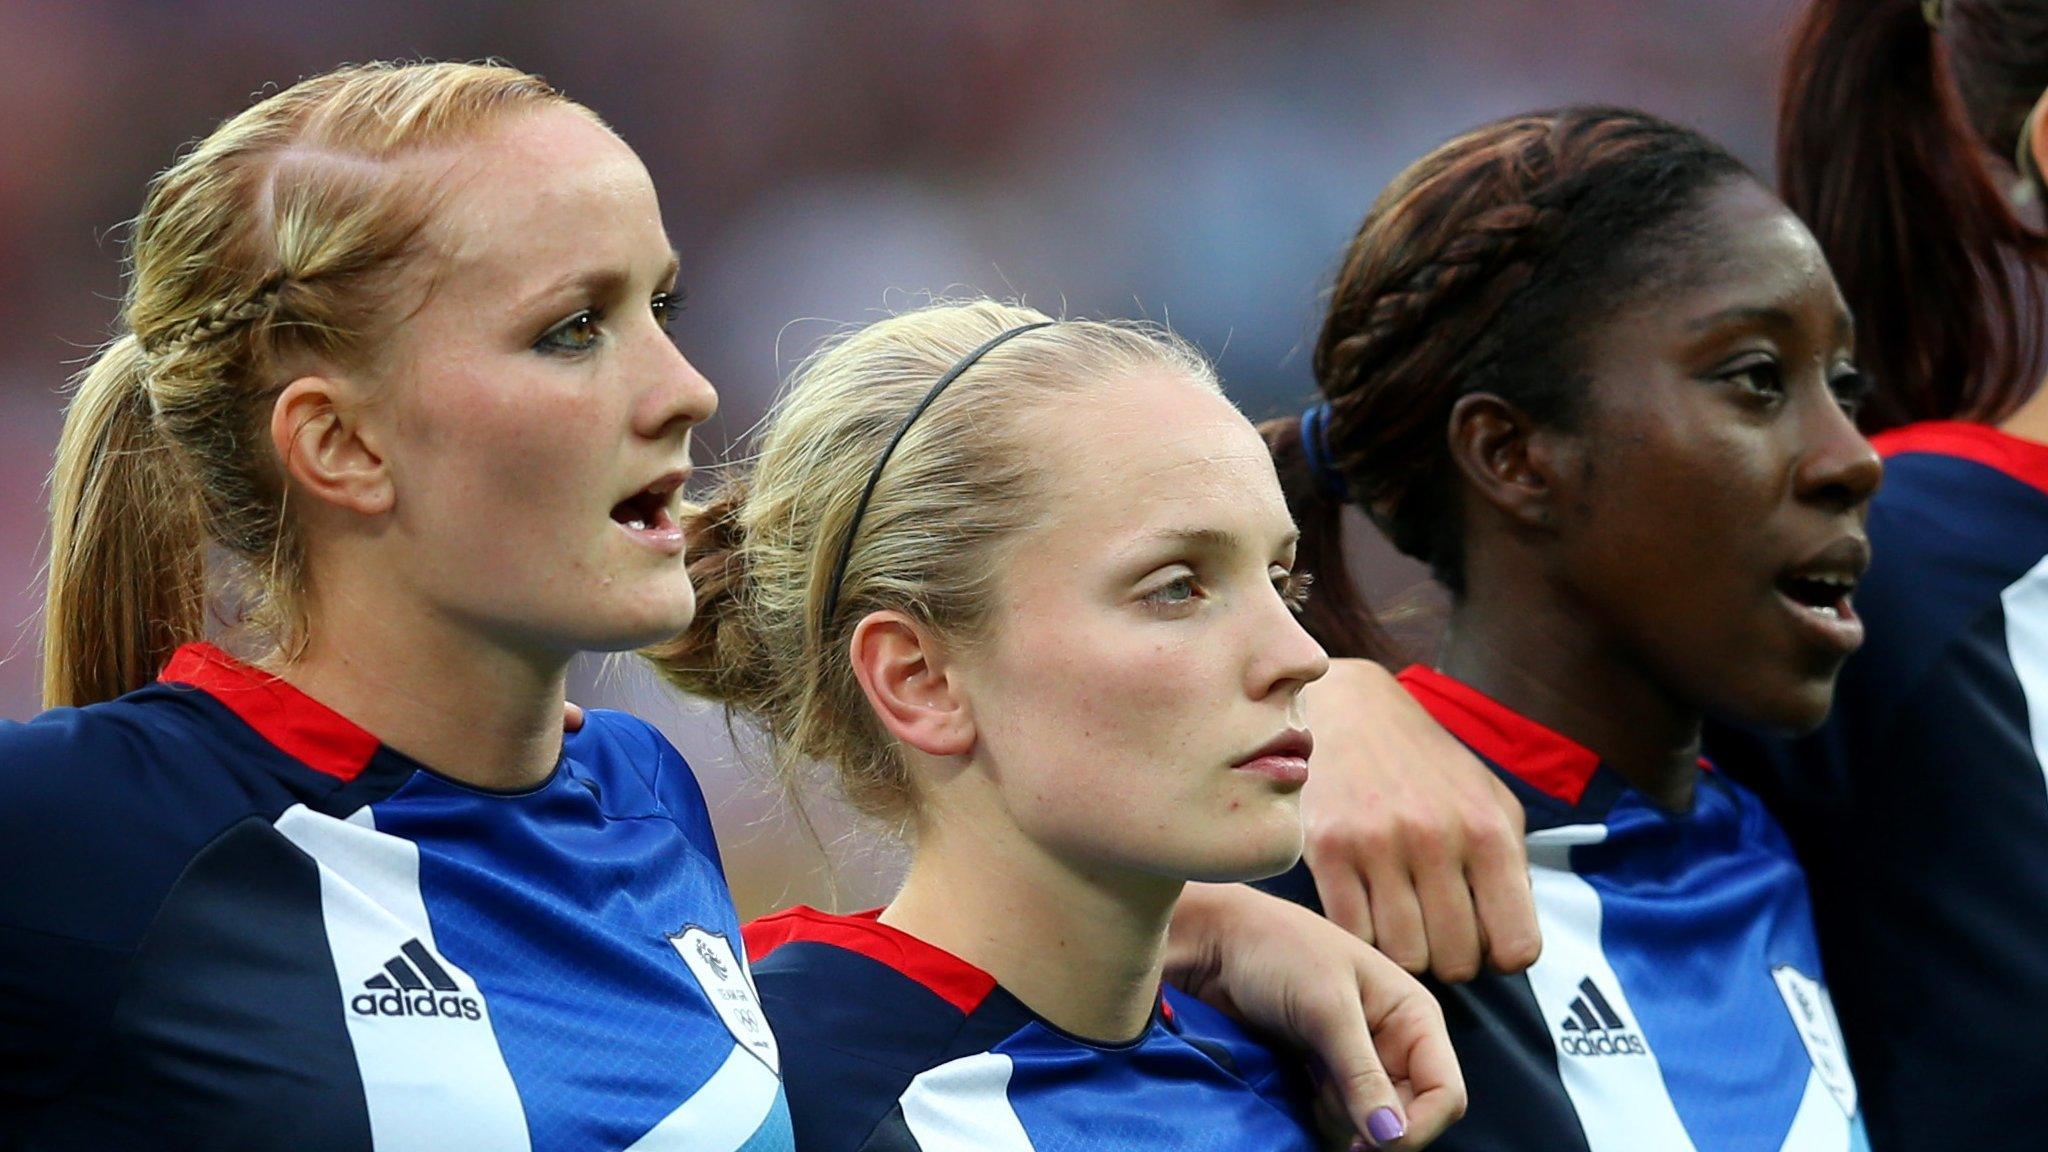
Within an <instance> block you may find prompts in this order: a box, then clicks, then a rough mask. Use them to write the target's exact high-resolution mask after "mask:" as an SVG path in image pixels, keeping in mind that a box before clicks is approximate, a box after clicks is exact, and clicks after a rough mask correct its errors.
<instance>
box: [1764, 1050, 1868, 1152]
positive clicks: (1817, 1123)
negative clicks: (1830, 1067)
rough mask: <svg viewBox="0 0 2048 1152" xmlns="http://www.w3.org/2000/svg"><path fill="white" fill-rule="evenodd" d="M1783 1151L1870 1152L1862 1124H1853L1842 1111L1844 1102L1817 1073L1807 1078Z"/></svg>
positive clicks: (1856, 1121)
mask: <svg viewBox="0 0 2048 1152" xmlns="http://www.w3.org/2000/svg"><path fill="white" fill-rule="evenodd" d="M1782 1147H1783V1152H1841V1150H1842V1149H1847V1150H1848V1152H1870V1142H1869V1141H1868V1140H1866V1139H1865V1138H1864V1136H1863V1121H1862V1120H1861V1119H1857V1120H1851V1119H1850V1118H1849V1114H1848V1113H1846V1112H1844V1111H1842V1102H1841V1101H1840V1100H1839V1099H1837V1098H1836V1097H1835V1094H1834V1092H1833V1090H1831V1089H1830V1088H1829V1087H1828V1085H1827V1081H1825V1080H1823V1079H1822V1078H1821V1074H1820V1071H1819V1070H1818V1069H1816V1070H1814V1071H1813V1072H1810V1073H1808V1074H1807V1077H1806V1094H1805V1095H1803V1096H1801V1097H1800V1098H1799V1111H1798V1112H1796V1113H1794V1114H1793V1116H1792V1129H1791V1131H1789V1132H1787V1133H1785V1143H1784V1145H1783V1146H1782Z"/></svg>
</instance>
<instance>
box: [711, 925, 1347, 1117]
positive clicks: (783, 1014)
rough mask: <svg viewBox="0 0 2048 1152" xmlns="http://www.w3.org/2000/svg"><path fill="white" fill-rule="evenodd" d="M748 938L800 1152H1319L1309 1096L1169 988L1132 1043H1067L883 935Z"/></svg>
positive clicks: (895, 935)
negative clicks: (1309, 1124)
mask: <svg viewBox="0 0 2048 1152" xmlns="http://www.w3.org/2000/svg"><path fill="white" fill-rule="evenodd" d="M876 915H877V914H876V913H874V912H869V913H864V914H860V915H855V916H834V915H829V914H826V913H823V912H819V911H816V910H814V909H810V908H794V909H791V910H789V911H787V912H782V913H778V914H776V915H774V916H769V917H766V918H764V919H761V920H757V921H755V922H753V923H752V924H749V925H748V926H747V949H748V951H749V952H750V953H751V954H752V955H753V957H754V970H755V975H756V978H757V979H758V980H759V981H760V987H761V1001H762V1004H763V1005H764V1006H765V1007H766V1008H767V1010H768V1018H769V1020H770V1021H771V1022H772V1023H773V1024H774V1025H775V1031H776V1035H777V1036H778V1037H780V1038H781V1041H782V1056H783V1063H784V1068H783V1074H784V1076H785V1077H786V1078H787V1082H788V1087H789V1108H790V1114H791V1116H792V1117H793V1119H794V1121H795V1127H796V1144H797V1147H798V1148H799V1149H801V1150H802V1152H856V1150H858V1152H1067V1150H1078V1149H1089V1150H1090V1152H1140V1150H1142V1152H1245V1150H1246V1149H1258V1150H1259V1152H1310V1150H1311V1149H1313V1148H1315V1147H1316V1142H1315V1140H1314V1139H1313V1138H1312V1136H1311V1135H1310V1132H1309V1129H1308V1128H1307V1126H1306V1124H1307V1120H1306V1113H1305V1111H1304V1109H1303V1104H1304V1100H1303V1097H1302V1095H1301V1092H1300V1088H1301V1085H1300V1083H1299V1082H1298V1080H1297V1078H1296V1077H1295V1076H1294V1075H1293V1074H1292V1073H1291V1071H1289V1070H1286V1069H1283V1068H1282V1066H1281V1065H1279V1064H1278V1063H1277V1062H1276V1061H1275V1060H1274V1058H1273V1057H1272V1056H1271V1055H1270V1054H1269V1053H1267V1052H1266V1051H1265V1049H1263V1048H1261V1047H1260V1046H1259V1045H1258V1044H1257V1043H1255V1042H1254V1041H1252V1040H1251V1038H1250V1037H1248V1036H1246V1035H1245V1034H1244V1033H1243V1032H1242V1031H1241V1030H1240V1029H1239V1028H1238V1027H1237V1026H1236V1025H1235V1024H1233V1023H1232V1022H1231V1021H1230V1020H1229V1019H1228V1018H1226V1017H1224V1016H1223V1015H1222V1014H1221V1013H1219V1012H1217V1011H1215V1010H1214V1009H1212V1008H1210V1007H1208V1006H1207V1005H1205V1004H1203V1003H1201V1002H1200V1001H1198V1000H1194V999H1192V998H1189V997H1184V996H1182V995H1181V994H1180V993H1179V992H1177V991H1174V990H1172V989H1168V990H1166V991H1165V992H1164V993H1163V994H1162V996H1161V999H1160V1003H1159V1007H1158V1008H1157V1010H1155V1012H1154V1013H1153V1018H1152V1021H1151V1023H1150V1024H1149V1025H1148V1026H1147V1027H1146V1028H1145V1030H1144V1031H1143V1032H1142V1033H1141V1034H1140V1035H1138V1036H1137V1037H1136V1038H1134V1039H1132V1040H1131V1041H1129V1042H1128V1043H1123V1044H1104V1043H1097V1042H1094V1041H1090V1040H1085V1039H1082V1038H1080V1037H1077V1036H1074V1035H1071V1034H1069V1033H1067V1032H1063V1031H1061V1030H1060V1029H1058V1028H1057V1027H1054V1026H1053V1025H1052V1024H1050V1023H1047V1022H1046V1021H1045V1020H1043V1019H1041V1018H1040V1017H1039V1016H1038V1015H1036V1014H1035V1013H1033V1012H1032V1011H1031V1010H1030V1009H1029V1008H1027V1007H1025V1006H1024V1004H1023V1003H1022V1002H1020V1001H1019V1000H1018V999H1017V998H1016V997H1014V996H1012V995H1011V994H1010V993H1009V992H1007V991H1005V990H1004V989H1003V988H1002V987H1001V986H1000V985H998V984H997V983H996V981H995V978H994V977H992V976H990V975H989V974H988V973H986V972H983V971H981V970H980V969H978V968H975V967H974V966H973V965H970V964H968V963H967V962H966V961H963V960H961V959H959V958H958V957H956V956H953V955H952V954H950V953H947V952H944V951H942V950H940V949H938V948H935V947H933V946H932V945H930V944H927V943H925V942H924V941H922V940H919V939H917V938H916V937H913V936H910V935H908V934H906V933H903V932H900V931H898V930H896V929H894V928H891V927H890V926H888V925H886V924H883V923H881V922H880V921H879V920H878V919H877V918H876Z"/></svg>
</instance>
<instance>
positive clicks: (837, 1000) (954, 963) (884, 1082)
mask: <svg viewBox="0 0 2048 1152" xmlns="http://www.w3.org/2000/svg"><path fill="white" fill-rule="evenodd" d="M745 935H746V941H747V952H748V954H749V956H751V957H752V958H753V959H752V964H753V973H754V980H755V983H756V985H757V986H758V987H759V989H760V993H761V1005H762V1008H763V1009H764V1010H765V1011H766V1012H767V1014H768V1020H769V1023H770V1024H771V1025H772V1026H773V1028H774V1030H775V1038H776V1044H777V1046H778V1047H779V1048H780V1050H781V1052H782V1074H783V1082H784V1087H785V1090H786V1091H787V1093H788V1095H789V1108H790V1116H791V1119H792V1122H793V1124H794V1126H795V1130H796V1136H797V1143H798V1145H799V1146H800V1147H803V1148H807V1149H819V1150H825V1149H846V1150H849V1152H850V1150H853V1149H859V1148H864V1147H869V1146H870V1144H869V1138H870V1135H871V1134H875V1143H877V1144H882V1145H889V1144H891V1142H890V1141H889V1140H887V1139H885V1138H883V1137H884V1136H885V1135H886V1134H885V1133H879V1132H878V1129H881V1128H883V1127H884V1126H885V1125H887V1124H888V1122H889V1121H890V1119H891V1116H892V1114H894V1113H895V1111H896V1109H897V1106H898V1101H899V1100H901V1098H902V1097H903V1094H904V1093H905V1092H906V1091H907V1090H909V1088H910V1085H911V1082H912V1081H913V1080H915V1079H916V1078H917V1076H918V1075H919V1074H920V1073H922V1072H925V1071H927V1070H929V1069H932V1068H934V1067H937V1066H939V1065H940V1064H943V1063H946V1062H947V1061H949V1060H954V1059H957V1058H959V1057H961V1056H964V1055H970V1054H972V1053H973V1052H976V1051H985V1050H986V1049H987V1048H989V1047H991V1046H992V1045H993V1044H994V1043H995V1042H996V1041H997V1040H1000V1039H1001V1038H1002V1037H1003V1036H1006V1035H1008V1034H1009V1033H1010V1032H1011V1031H1014V1030H1015V1027H1016V1025H1017V1023H1018V1022H1016V1021H1010V1020H1008V1019H1007V1018H1005V1019H1003V1020H995V1019H994V1016H996V1015H1002V1013H1001V1012H1000V1011H998V1012H996V1013H993V1014H992V1013H990V1012H987V1011H983V1009H984V1006H985V1005H986V1006H989V1007H993V1008H997V1009H1000V1008H1001V1007H1002V1006H1003V1005H1004V1004H1006V1003H1007V1002H1008V1001H1007V999H1006V998H1003V999H1002V1001H1001V1002H996V1000H997V998H996V997H994V996H993V994H994V993H995V991H996V987H995V981H994V979H993V978H991V977H988V976H987V975H986V974H985V973H981V972H980V971H979V970H978V969H974V968H972V967H971V966H969V965H967V964H965V962H963V961H960V960H957V959H954V958H952V957H950V956H947V955H946V954H944V953H942V952H940V951H939V950H938V949H935V948H932V947H930V946H929V945H925V944H923V943H922V942H921V941H918V940H916V939H915V938H913V937H910V936H907V935H905V934H903V933H901V932H897V931H895V930H893V929H891V928H889V927H887V926H886V925H883V924H881V923H879V922H878V921H877V920H876V919H875V917H874V916H873V915H872V914H864V915H859V916H836V915H832V914H829V913H824V912H819V911H817V910H816V909H812V908H793V909H790V910H789V911H787V912H781V913H777V914H776V915H773V916H767V917H763V918H762V919H759V920H756V921H754V922H753V923H751V924H749V925H747V927H746V930H745ZM984 1034H986V1035H984Z"/></svg>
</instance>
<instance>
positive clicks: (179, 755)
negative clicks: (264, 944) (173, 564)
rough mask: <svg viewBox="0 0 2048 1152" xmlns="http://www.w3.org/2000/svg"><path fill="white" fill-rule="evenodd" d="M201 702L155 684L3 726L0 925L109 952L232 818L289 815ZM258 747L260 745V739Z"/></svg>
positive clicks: (218, 717) (224, 719) (242, 745)
mask: <svg viewBox="0 0 2048 1152" xmlns="http://www.w3.org/2000/svg"><path fill="white" fill-rule="evenodd" d="M237 727H238V724H237V722H235V721H234V720H233V719H232V717H229V716H227V715H226V714H225V713H224V712H223V711H222V710H219V709H218V708H217V706H214V705H212V704H211V702H210V701H209V700H208V699H207V698H205V697H204V696H203V695H201V694H199V693H197V692H194V691H191V690H187V689H179V688H172V687H167V686H162V685H157V686H152V687H149V688H145V689H143V690H141V691H139V692H134V693H131V694H129V695H127V696H124V697H122V698H121V699H119V700H114V701H110V702H107V703H104V704H95V705H92V706H90V707H86V708H63V709H55V710H52V711H50V712H46V713H44V714H42V715H41V716H38V717H36V718H35V719H33V720H30V721H28V722H27V723H5V722H0V874H4V875H6V876H8V877H9V878H10V882H9V883H7V884H5V885H0V925H5V926H9V927H14V928H24V929H31V930H35V931H41V932H48V933H55V934H58V935H64V936H72V937H77V938H81V939H97V940H100V941H102V942H107V943H118V942H123V941H127V940H130V939H132V937H133V936H135V935H137V934H139V932H140V931H141V929H142V927H143V926H144V924H143V923H142V922H138V919H137V916H136V913H138V912H140V911H142V910H141V909H138V908H136V907H134V906H133V904H132V902H131V900H130V899H124V897H131V896H140V895H142V894H143V892H145V891H146V890H149V889H152V888H155V889H167V888H168V887H169V885H170V884H171V883H172V882H173V881H174V880H175V878H176V875H177V871H178V869H180V868H182V867H183V865H184V862H185V860H186V859H188V858H189V856H190V855H191V854H192V853H193V852H196V851H197V850H198V849H199V848H200V847H202V846H204V844H205V843H206V842H207V841H208V840H210V839H211V838H212V837H213V836H215V835H217V834H219V832H220V831H221V830H223V829H225V828H226V827H228V826H229V825H231V824H233V823H235V822H236V821H238V820H240V819H243V818H245V817H247V816H250V815H253V814H256V813H258V812H263V811H265V810H266V809H267V808H274V809H276V810H280V811H281V810H282V809H283V808H284V807H286V806H288V804H289V802H290V801H289V798H288V796H287V794H286V790H285V789H284V788H283V787H281V786H278V785H276V784H275V783H273V782H272V781H269V780H266V778H265V777H266V775H267V774H266V773H265V772H264V771H262V770H261V768H260V767H258V766H255V765H252V764H251V763H250V754H251V753H252V752H253V753H255V754H256V755H257V757H258V758H259V759H260V758H262V755H261V754H262V752H263V751H266V749H263V748H260V747H252V746H249V742H248V740H247V737H248V735H249V734H248V733H246V730H243V731H240V732H238V731H237V730H236V729H237ZM256 744H257V745H260V741H257V742H256Z"/></svg>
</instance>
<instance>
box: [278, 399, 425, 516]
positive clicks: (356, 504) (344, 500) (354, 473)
mask: <svg viewBox="0 0 2048 1152" xmlns="http://www.w3.org/2000/svg"><path fill="white" fill-rule="evenodd" d="M357 393H358V390H357V389H356V388H355V387H353V386H352V385H351V384H350V383H349V382H348V381H346V380H344V379H342V378H340V377H335V376H301V377H299V378H298V379H296V380H293V381H292V382H291V383H289V384H287V385H285V386H284V391H282V392H280V393H278V397H277V403H276V404H275V405H273V406H272V407H271V409H270V443H271V446H272V447H273V448H275V449H276V450H277V458H278V461H279V463H280V464H281V465H282V467H283V468H284V473H285V476H286V477H287V478H288V480H289V482H290V483H292V484H294V485H296V486H297V487H298V488H299V489H300V490H302V491H303V492H304V493H305V494H307V495H309V496H311V497H313V498H314V499H316V500H320V501H322V502H324V503H327V504H331V505H334V506H336V507H339V508H345V509H347V510H349V511H352V512H357V513H360V514H362V515H365V516H375V515H379V514H381V513H384V512H389V511H390V510H391V506H392V503H393V501H394V497H395V495H396V492H395V490H394V488H393V486H392V483H391V472H390V469H389V468H387V467H386V466H385V463H384V457H383V455H382V454H381V453H380V452H378V451H377V448H376V446H375V443H374V439H375V438H374V437H372V436H368V435H366V430H365V428H364V426H363V420H362V415H363V411H364V406H363V404H362V403H361V402H360V398H359V396H358V394H357Z"/></svg>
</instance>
